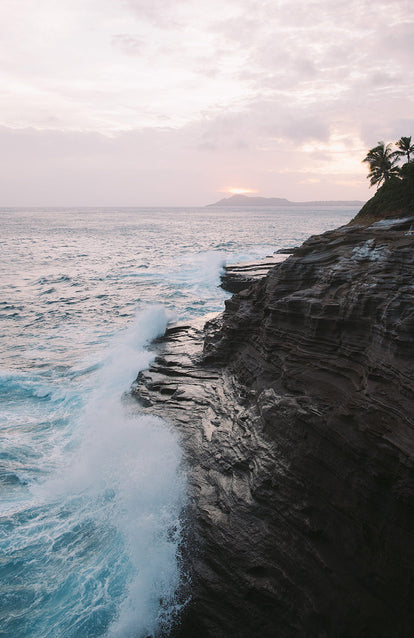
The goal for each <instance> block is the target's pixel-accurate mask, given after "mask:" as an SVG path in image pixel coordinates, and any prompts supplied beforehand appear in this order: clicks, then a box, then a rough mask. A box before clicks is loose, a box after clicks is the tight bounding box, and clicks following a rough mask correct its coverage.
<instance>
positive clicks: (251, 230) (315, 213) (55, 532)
mask: <svg viewBox="0 0 414 638" xmlns="http://www.w3.org/2000/svg"><path fill="white" fill-rule="evenodd" d="M356 212H357V209H355V208H350V207H343V208H340V207H333V208H327V207H323V208H322V207H321V208H314V209H312V208H295V207H289V208H288V209H281V208H280V209H279V208H278V209H263V208H261V209H260V208H252V209H244V208H243V209H240V208H239V209H224V208H222V209H218V208H217V209H215V208H168V209H167V208H166V209H156V208H146V209H144V208H121V209H116V208H111V209H109V208H102V209H99V208H94V209H92V208H85V209H82V208H76V209H74V208H72V209H64V208H59V209H5V208H3V209H0V224H1V235H0V242H1V253H0V286H1V297H0V320H1V332H0V364H1V366H0V495H1V499H0V636H2V637H7V638H11V637H13V638H40V637H41V638H93V637H98V636H102V637H107V638H145V637H147V636H157V635H159V634H160V633H162V632H168V629H169V627H170V626H171V624H172V623H174V622H175V621H176V620H177V619H179V615H180V610H181V607H182V605H183V604H185V601H182V600H179V599H177V597H176V592H177V589H178V588H179V585H180V582H181V579H182V578H183V577H185V575H183V574H182V573H181V571H180V570H181V566H180V555H179V552H180V543H181V539H182V537H183V534H184V530H183V529H182V525H183V522H182V517H181V512H182V511H183V508H184V507H185V503H186V476H185V472H184V470H183V468H182V465H181V450H180V445H179V441H178V438H177V436H176V433H175V432H174V429H173V427H172V426H171V425H170V424H168V423H166V422H164V421H162V420H161V419H159V418H156V417H150V416H148V415H142V414H140V412H139V408H138V406H137V405H135V404H134V402H133V401H132V400H131V399H130V398H129V397H128V390H129V387H130V385H131V383H132V382H133V381H134V379H135V378H136V376H137V374H138V372H139V371H140V370H142V369H145V368H146V367H148V365H149V364H150V362H151V359H152V356H153V355H152V353H151V352H150V351H149V349H148V344H149V343H150V342H151V340H152V339H154V338H155V337H157V336H159V335H161V334H163V332H164V330H165V327H166V325H167V324H168V322H171V321H178V320H188V319H191V318H194V317H197V316H201V315H204V314H207V313H209V312H217V311H221V310H222V309H223V304H224V300H225V299H226V297H228V296H229V295H228V293H226V292H224V291H223V290H222V289H221V288H219V287H218V285H219V283H220V272H221V270H222V268H223V266H224V265H225V264H226V263H236V262H239V261H244V260H253V259H257V258H262V257H265V256H266V255H269V254H272V253H273V252H274V251H275V250H277V249H279V248H288V247H292V246H296V245H298V244H300V243H301V242H302V241H304V240H305V239H306V238H307V237H308V236H310V235H312V234H316V233H320V232H323V231H325V230H328V229H330V228H335V227H337V226H340V225H343V224H345V223H347V222H348V221H349V220H350V219H351V218H352V217H353V216H354V215H355V214H356Z"/></svg>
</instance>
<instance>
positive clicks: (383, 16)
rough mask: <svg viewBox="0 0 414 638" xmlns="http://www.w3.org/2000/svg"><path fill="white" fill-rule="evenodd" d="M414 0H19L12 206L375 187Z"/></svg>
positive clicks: (4, 187) (403, 75)
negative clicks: (376, 158)
mask: <svg viewBox="0 0 414 638" xmlns="http://www.w3.org/2000/svg"><path fill="white" fill-rule="evenodd" d="M413 60H414V9H413V6H412V0H392V1H384V0H376V2H373V1H372V0H369V1H368V0H309V1H307V0H1V3H0V92H1V99H0V167H1V170H0V206H58V205H59V206H203V205H205V204H209V203H211V202H214V201H216V200H217V199H221V198H222V197H227V196H229V195H230V194H231V193H234V192H238V191H240V192H243V191H245V192H252V193H257V194H259V195H262V196H265V197H286V198H288V199H290V200H292V201H306V200H315V199H325V200H328V199H329V200H330V199H361V200H366V199H368V198H369V197H370V196H372V195H373V193H374V191H373V189H369V183H368V180H367V179H366V175H367V167H366V165H364V164H362V163H361V160H362V159H363V158H364V156H365V154H366V152H367V150H368V149H369V148H371V147H373V146H375V145H376V144H377V142H378V141H379V140H384V141H386V142H388V141H395V140H397V139H399V138H400V137H401V136H409V135H413V136H414V65H413Z"/></svg>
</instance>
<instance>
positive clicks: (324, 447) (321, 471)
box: [134, 218, 414, 638]
mask: <svg viewBox="0 0 414 638" xmlns="http://www.w3.org/2000/svg"><path fill="white" fill-rule="evenodd" d="M413 221H414V219H413V218H411V219H399V220H393V221H390V220H387V223H381V222H379V223H377V224H374V225H373V226H371V227H368V228H362V227H355V226H354V227H344V228H341V229H337V230H335V231H330V232H328V233H325V234H324V235H321V236H317V237H313V238H311V239H309V240H308V241H307V242H305V243H304V244H303V245H302V246H301V247H300V248H298V249H297V250H296V251H295V253H294V255H293V256H292V257H290V258H288V259H287V260H286V261H284V262H283V263H282V264H280V265H279V266H278V267H277V268H273V269H272V270H270V272H269V274H268V275H267V276H266V277H265V278H264V279H261V280H259V281H258V282H256V283H255V284H253V285H252V286H251V287H249V288H248V289H246V290H243V291H242V292H241V293H239V294H238V295H235V296H233V297H232V298H231V299H229V300H228V301H227V302H226V310H225V312H224V314H223V315H220V316H217V317H214V318H210V320H209V322H208V323H207V324H206V326H205V328H204V329H203V328H202V325H201V323H200V322H198V324H197V323H196V324H193V325H191V326H187V327H184V328H182V329H181V328H177V329H175V330H174V331H173V332H170V334H167V335H166V337H165V338H164V339H162V340H159V341H158V343H157V344H155V347H156V348H157V353H158V357H157V359H156V361H155V363H154V365H153V366H152V367H151V368H150V369H149V370H148V371H145V372H143V373H141V374H140V376H139V378H138V380H137V383H136V385H135V387H134V394H135V396H136V397H137V398H138V400H139V401H140V402H141V404H142V405H143V406H144V407H143V408H142V409H144V410H148V411H151V412H152V413H156V414H160V415H162V416H163V417H164V418H168V419H169V420H170V421H171V422H172V423H173V424H175V426H176V427H177V428H178V430H179V432H180V436H181V438H182V444H183V449H184V453H185V459H186V461H185V462H186V464H187V468H188V476H189V508H188V520H189V523H190V524H189V527H188V529H189V537H188V540H187V544H186V547H185V548H184V555H185V561H186V565H187V569H188V570H189V571H190V574H191V592H192V602H191V603H190V604H189V605H188V606H187V610H186V612H185V614H184V615H183V619H182V623H181V625H180V627H179V628H176V635H177V636H178V637H179V638H189V637H190V636H191V637H192V638H193V637H194V636H200V637H203V636H204V637H205V638H210V637H211V638H212V637H213V636H214V638H220V637H221V638H247V637H250V636H252V635H254V636H263V637H265V638H271V637H272V638H273V637H276V636H277V637H278V638H296V637H298V638H299V637H301V638H302V637H304V636H306V637H307V638H308V637H309V638H313V637H315V638H316V637H318V638H319V637H322V636H325V637H327V638H331V637H332V638H346V637H351V636H352V638H358V637H360V638H362V637H363V638H374V637H375V638H389V637H390V636H398V637H399V638H400V637H402V638H405V637H407V638H408V636H411V634H412V628H413V626H414V625H413V622H414V618H413V610H412V599H413V594H414V591H413V573H414V569H413V568H414V542H413V541H414V538H413V530H414V516H413V512H414V507H413V505H414V501H413V486H414V475H413V458H414V436H413V428H414V423H413V414H414V356H413V355H414V283H413V273H414V250H413V248H414V244H413V241H414V238H413V236H412V235H410V232H409V229H410V227H411V224H412V223H413ZM166 371H167V372H166ZM145 406H146V407H145ZM148 406H149V407H148Z"/></svg>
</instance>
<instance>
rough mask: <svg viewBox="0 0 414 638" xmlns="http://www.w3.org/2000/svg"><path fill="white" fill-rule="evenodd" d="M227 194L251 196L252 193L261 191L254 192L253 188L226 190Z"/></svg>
mask: <svg viewBox="0 0 414 638" xmlns="http://www.w3.org/2000/svg"><path fill="white" fill-rule="evenodd" d="M224 192H225V193H230V195H249V194H252V193H258V192H259V191H256V190H253V189H252V188H233V187H231V188H226V189H225V190H224Z"/></svg>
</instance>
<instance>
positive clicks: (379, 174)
mask: <svg viewBox="0 0 414 638" xmlns="http://www.w3.org/2000/svg"><path fill="white" fill-rule="evenodd" d="M394 153H395V151H394V152H393V151H391V144H387V145H385V144H384V142H378V145H377V146H375V147H374V148H371V150H370V151H368V153H367V156H366V157H365V159H363V160H362V161H363V162H367V163H368V164H369V173H368V179H369V180H370V185H371V186H374V184H377V188H378V187H379V186H380V185H381V183H382V182H387V181H388V180H389V179H391V177H397V176H398V174H399V168H398V166H396V163H397V161H398V160H397V158H396V157H395V154H394Z"/></svg>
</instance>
